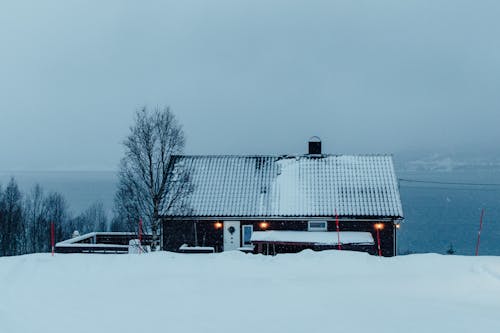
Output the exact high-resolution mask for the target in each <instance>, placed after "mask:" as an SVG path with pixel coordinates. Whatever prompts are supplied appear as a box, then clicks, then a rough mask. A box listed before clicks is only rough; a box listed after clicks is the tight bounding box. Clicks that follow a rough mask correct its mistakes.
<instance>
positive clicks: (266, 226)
mask: <svg viewBox="0 0 500 333" xmlns="http://www.w3.org/2000/svg"><path fill="white" fill-rule="evenodd" d="M259 227H260V228H261V229H262V230H266V229H267V228H268V227H269V223H267V222H260V223H259Z"/></svg>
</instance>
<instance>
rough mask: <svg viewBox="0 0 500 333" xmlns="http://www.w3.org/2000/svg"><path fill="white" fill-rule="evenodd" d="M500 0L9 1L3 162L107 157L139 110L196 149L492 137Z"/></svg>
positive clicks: (288, 149) (497, 102)
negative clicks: (172, 119) (155, 111)
mask: <svg viewBox="0 0 500 333" xmlns="http://www.w3.org/2000/svg"><path fill="white" fill-rule="evenodd" d="M499 17H500V1H498V0H492V1H488V0H480V1H470V0H469V1H461V0H441V1H436V0H413V1H412V0H405V1H401V0H391V1H387V0H378V1H373V0H365V1H360V0H346V1H332V0H328V1H311V0H307V1H290V0H286V1H285V0H283V1H269V0H261V1H258V0H248V1H235V0H228V1H213V0H211V1H206V0H203V1H202V0H200V1H186V0H183V1H124V0H120V1H110V0H106V1H68V0H64V1H63V0H61V1H38V0H32V1H20V0H15V1H2V2H1V4H0V48H1V49H0V115H1V116H0V169H1V170H63V169H71V170H75V169H99V170H100V169H113V168H115V167H116V166H117V164H118V161H119V159H120V157H121V155H122V148H121V146H120V143H121V141H122V140H123V138H124V137H125V135H126V134H127V131H128V127H129V126H130V124H131V121H132V118H133V117H132V116H133V113H134V111H135V110H137V109H138V108H140V107H141V106H142V105H148V106H151V107H154V106H156V105H170V106H171V107H172V109H173V110H174V112H175V113H176V114H177V116H178V118H179V120H180V121H181V123H182V124H183V126H184V129H185V131H186V134H187V152H188V153H193V154H212V153H224V154H239V153H245V154H259V153H279V154H282V153H302V152H305V149H306V145H305V142H306V141H307V139H308V137H310V136H312V135H318V136H320V137H321V138H322V139H323V142H324V150H325V151H326V152H330V153H350V152H352V153H360V152H363V153H378V152H393V153H398V152H404V151H408V150H425V151H433V152H434V151H449V150H457V149H470V150H478V151H481V150H488V149H490V150H491V149H495V148H496V149H499V148H498V146H499V143H500V19H499Z"/></svg>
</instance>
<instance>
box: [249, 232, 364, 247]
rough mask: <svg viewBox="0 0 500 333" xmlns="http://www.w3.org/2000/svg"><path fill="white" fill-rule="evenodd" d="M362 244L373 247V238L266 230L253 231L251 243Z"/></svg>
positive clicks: (358, 233)
mask: <svg viewBox="0 0 500 333" xmlns="http://www.w3.org/2000/svg"><path fill="white" fill-rule="evenodd" d="M339 238H340V244H362V245H373V244H374V241H373V236H372V234H371V233H369V232H360V231H340V232H338V233H337V232H325V231H324V232H321V231H319V232H310V231H288V230H283V231H282V230H279V231H278V230H268V231H254V232H253V233H252V238H251V240H252V242H277V243H310V244H315V245H337V244H338V243H339V242H338V240H339Z"/></svg>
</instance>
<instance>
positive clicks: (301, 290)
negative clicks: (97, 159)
mask: <svg viewBox="0 0 500 333" xmlns="http://www.w3.org/2000/svg"><path fill="white" fill-rule="evenodd" d="M499 314H500V257H477V258H476V257H462V256H441V255H435V254H426V255H411V256H400V257H396V258H378V257H374V256H369V255H367V254H365V253H353V252H347V251H344V252H337V251H325V252H312V251H304V252H302V253H299V254H286V255H279V256H276V257H266V256H261V255H247V254H243V253H239V252H233V253H222V254H196V255H195V254H174V253H166V252H163V253H153V254H142V255H84V254H65V255H63V254H58V255H57V254H56V256H55V257H51V256H50V254H36V255H27V256H19V257H8V258H0V332H5V333H17V332H19V333H30V332H52V333H59V332H61V333H62V332H64V333H69V332H75V333H80V332H82V333H83V332H103V333H104V332H105V333H110V332H124V333H125V332H127V333H128V332H141V331H151V330H152V331H155V332H183V333H191V332H193V333H194V332H196V333H200V332H238V333H246V332H287V333H290V332H335V331H337V332H340V331H349V332H368V331H371V332H384V333H389V332H405V333H409V332H454V333H456V332H482V331H485V332H496V331H500V315H499Z"/></svg>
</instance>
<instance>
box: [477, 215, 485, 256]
mask: <svg viewBox="0 0 500 333" xmlns="http://www.w3.org/2000/svg"><path fill="white" fill-rule="evenodd" d="M483 216H484V208H483V210H481V218H480V219H479V231H478V232H477V243H476V257H477V256H478V255H479V243H480V242H481V230H483Z"/></svg>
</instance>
